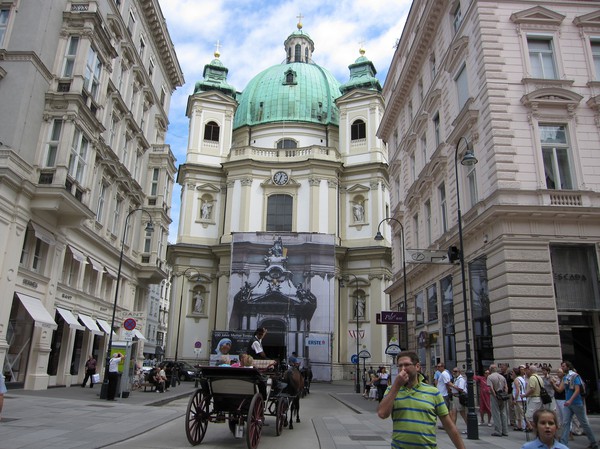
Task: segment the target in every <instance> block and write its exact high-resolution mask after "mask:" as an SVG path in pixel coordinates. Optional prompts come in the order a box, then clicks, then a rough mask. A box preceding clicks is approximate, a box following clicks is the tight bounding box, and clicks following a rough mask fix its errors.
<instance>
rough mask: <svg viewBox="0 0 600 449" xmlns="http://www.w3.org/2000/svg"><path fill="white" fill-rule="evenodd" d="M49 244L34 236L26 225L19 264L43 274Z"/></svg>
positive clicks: (32, 231)
mask: <svg viewBox="0 0 600 449" xmlns="http://www.w3.org/2000/svg"><path fill="white" fill-rule="evenodd" d="M49 246H50V245H48V244H47V243H46V242H44V241H42V240H41V239H39V238H38V237H36V235H35V232H34V230H33V229H32V228H31V227H27V230H26V232H25V238H24V239H23V248H22V250H21V259H20V260H19V264H20V265H21V266H22V267H24V268H27V269H29V270H32V271H35V272H36V273H40V274H43V273H44V268H45V262H46V257H47V255H48V249H49Z"/></svg>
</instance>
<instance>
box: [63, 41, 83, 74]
mask: <svg viewBox="0 0 600 449" xmlns="http://www.w3.org/2000/svg"><path fill="white" fill-rule="evenodd" d="M78 47H79V36H71V37H70V38H69V42H68V43H67V50H66V52H65V59H64V61H63V70H62V77H63V78H72V77H73V68H74V67H75V58H76V57H77V48H78Z"/></svg>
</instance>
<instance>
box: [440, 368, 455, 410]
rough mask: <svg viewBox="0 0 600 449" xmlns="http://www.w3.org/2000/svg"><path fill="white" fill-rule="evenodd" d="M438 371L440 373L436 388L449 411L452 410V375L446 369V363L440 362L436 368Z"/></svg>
mask: <svg viewBox="0 0 600 449" xmlns="http://www.w3.org/2000/svg"><path fill="white" fill-rule="evenodd" d="M436 369H437V371H438V372H439V373H440V374H439V376H438V379H437V382H436V387H437V389H438V391H439V392H440V394H441V395H442V397H443V398H444V402H445V403H446V407H448V410H452V403H451V402H450V396H449V395H450V390H449V388H450V384H451V383H452V375H451V374H450V371H448V370H447V369H446V365H445V364H444V362H438V364H437V366H436Z"/></svg>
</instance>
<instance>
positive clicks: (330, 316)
mask: <svg viewBox="0 0 600 449" xmlns="http://www.w3.org/2000/svg"><path fill="white" fill-rule="evenodd" d="M334 243H335V239H334V236H333V235H329V234H312V233H311V234H301V233H270V232H269V233H267V232H264V233H235V234H234V235H233V244H232V246H231V260H232V262H231V282H230V291H229V301H228V310H227V317H228V330H229V332H240V333H241V334H243V335H247V334H246V333H245V332H246V331H248V332H250V337H251V336H252V334H253V333H254V331H255V330H256V329H257V328H258V327H264V328H266V329H267V335H266V337H265V338H264V340H263V347H264V349H265V353H266V354H267V356H268V357H269V358H272V359H275V360H287V359H288V357H289V356H290V355H291V353H292V352H296V353H297V355H298V357H300V358H302V359H303V360H304V363H305V364H306V365H310V366H311V368H312V369H313V376H314V378H315V379H318V380H331V345H330V344H329V343H328V344H325V345H323V346H321V347H315V346H312V345H307V344H306V341H307V338H309V336H310V335H311V334H324V335H330V334H331V333H332V332H333V324H334V272H335V245H334ZM218 341H219V338H218V337H217V336H214V337H213V342H214V344H215V345H218ZM232 344H234V343H233V341H232ZM246 344H247V343H246ZM239 345H240V344H239V343H237V342H236V343H235V344H234V346H235V347H236V350H238V349H237V348H239ZM216 349H217V348H216V347H215V348H212V351H211V354H214V355H217V354H216V353H215V350H216ZM242 351H245V348H244V347H243V348H242Z"/></svg>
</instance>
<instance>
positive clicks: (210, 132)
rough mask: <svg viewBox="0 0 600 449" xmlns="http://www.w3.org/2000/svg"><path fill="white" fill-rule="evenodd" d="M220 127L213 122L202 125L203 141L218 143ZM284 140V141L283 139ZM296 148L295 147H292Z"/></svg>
mask: <svg viewBox="0 0 600 449" xmlns="http://www.w3.org/2000/svg"><path fill="white" fill-rule="evenodd" d="M220 130H221V129H220V127H219V125H218V124H217V122H215V121H212V120H211V121H210V122H208V123H207V124H206V125H204V140H209V141H211V142H218V141H219V132H220ZM284 140H285V139H284ZM293 148H296V147H293Z"/></svg>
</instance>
